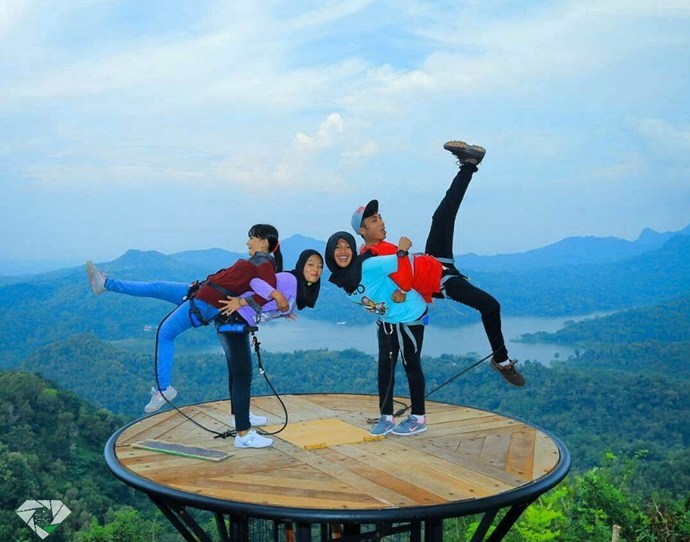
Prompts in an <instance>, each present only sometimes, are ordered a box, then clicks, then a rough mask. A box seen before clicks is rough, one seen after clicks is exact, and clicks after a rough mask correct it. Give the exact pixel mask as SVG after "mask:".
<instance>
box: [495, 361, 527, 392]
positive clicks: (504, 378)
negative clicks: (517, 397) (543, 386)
mask: <svg viewBox="0 0 690 542" xmlns="http://www.w3.org/2000/svg"><path fill="white" fill-rule="evenodd" d="M491 368H492V369H493V370H494V371H496V372H497V373H498V374H500V375H501V378H503V380H505V381H506V382H508V384H510V385H511V386H515V387H516V388H522V387H523V386H524V385H525V383H524V382H523V383H522V384H516V383H515V382H511V381H510V380H509V379H508V377H507V376H506V375H505V373H504V372H503V371H502V370H501V369H499V368H498V367H496V365H494V364H493V363H492V364H491Z"/></svg>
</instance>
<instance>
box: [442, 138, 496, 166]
mask: <svg viewBox="0 0 690 542" xmlns="http://www.w3.org/2000/svg"><path fill="white" fill-rule="evenodd" d="M443 148H444V149H445V150H447V151H449V152H451V153H453V154H454V155H455V154H456V153H457V152H464V153H465V154H467V155H468V156H466V157H465V158H464V159H465V160H468V159H474V160H477V161H478V162H481V160H482V159H483V158H484V155H485V154H486V149H485V148H484V147H480V146H479V145H468V144H467V143H465V142H464V141H448V142H447V143H444V144H443ZM458 158H460V157H458Z"/></svg>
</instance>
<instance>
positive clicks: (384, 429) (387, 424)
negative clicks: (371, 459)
mask: <svg viewBox="0 0 690 542" xmlns="http://www.w3.org/2000/svg"><path fill="white" fill-rule="evenodd" d="M394 427H395V422H394V421H393V420H392V419H391V418H388V417H387V416H381V417H380V418H379V421H377V422H376V423H375V424H374V427H372V428H371V431H370V434H372V435H374V436H383V435H387V434H388V433H390V432H391V431H393V428H394Z"/></svg>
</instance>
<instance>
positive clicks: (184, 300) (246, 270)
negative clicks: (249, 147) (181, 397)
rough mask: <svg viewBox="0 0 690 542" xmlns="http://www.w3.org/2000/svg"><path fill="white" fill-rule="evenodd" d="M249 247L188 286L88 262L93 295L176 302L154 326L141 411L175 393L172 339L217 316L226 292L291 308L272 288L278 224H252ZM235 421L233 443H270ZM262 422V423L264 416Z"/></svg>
mask: <svg viewBox="0 0 690 542" xmlns="http://www.w3.org/2000/svg"><path fill="white" fill-rule="evenodd" d="M247 249H248V252H249V256H250V257H249V259H247V260H243V259H240V260H238V261H237V262H235V263H234V264H233V265H232V266H230V267H228V268H226V269H221V270H219V271H217V272H216V273H214V274H212V275H209V276H208V277H207V278H206V279H205V280H204V281H203V282H195V283H192V285H189V284H186V283H178V282H164V281H156V282H138V281H123V280H116V279H112V278H106V277H105V275H104V274H103V273H102V272H101V271H100V270H99V269H98V268H96V266H95V265H94V264H93V262H91V261H88V262H87V264H86V270H87V273H88V276H89V282H90V284H91V288H92V289H93V291H94V293H95V294H96V295H100V294H102V293H103V292H106V291H110V292H116V293H122V294H127V295H132V296H137V297H153V298H156V299H161V300H164V301H168V302H171V303H174V304H176V305H177V308H176V309H175V310H173V311H172V312H171V313H170V314H169V315H168V316H166V318H165V319H164V320H163V321H162V322H161V324H160V325H159V327H158V332H157V334H156V354H155V355H156V360H157V368H156V386H155V387H153V388H152V390H151V399H150V401H149V402H148V403H147V405H146V406H145V407H144V411H145V412H147V413H152V412H155V411H157V410H159V409H160V408H161V407H162V406H163V405H164V404H165V403H166V402H168V401H171V400H172V399H174V398H175V397H176V396H177V390H176V389H175V388H174V387H173V386H172V385H171V384H170V380H171V373H172V364H173V354H174V341H175V339H176V338H177V336H178V335H179V334H180V333H182V332H184V331H186V330H188V329H191V328H195V327H201V326H204V325H208V324H209V323H211V322H215V321H217V320H218V319H219V316H220V314H221V309H223V308H225V305H224V304H222V303H221V301H222V300H224V299H225V298H226V297H227V296H228V295H230V296H234V295H237V294H241V293H245V292H248V291H252V292H254V294H253V295H252V296H250V297H245V298H244V301H243V304H245V305H247V306H249V307H251V308H252V309H253V310H254V311H255V312H256V313H260V312H261V311H262V305H265V304H266V303H268V302H269V300H273V301H274V302H275V304H276V308H277V309H278V310H279V311H287V310H288V309H289V304H288V301H287V299H286V298H285V296H284V295H283V294H282V293H281V292H280V291H279V290H278V289H277V288H276V286H277V279H276V271H282V253H281V252H280V244H279V240H278V231H277V230H276V228H275V227H273V226H271V225H270V224H256V225H254V226H252V227H251V228H250V229H249V232H248V240H247ZM247 340H248V339H247ZM247 396H248V394H247ZM247 412H248V407H247ZM248 417H249V416H247V418H248ZM235 421H236V422H237V431H238V433H237V437H236V438H235V446H237V447H264V446H269V445H270V444H271V442H272V441H271V440H270V439H266V438H264V437H262V436H261V435H259V434H258V433H256V432H255V431H250V430H249V427H251V425H250V424H249V427H247V428H245V427H243V425H247V424H248V420H235ZM260 421H262V420H260ZM263 421H264V423H265V420H263Z"/></svg>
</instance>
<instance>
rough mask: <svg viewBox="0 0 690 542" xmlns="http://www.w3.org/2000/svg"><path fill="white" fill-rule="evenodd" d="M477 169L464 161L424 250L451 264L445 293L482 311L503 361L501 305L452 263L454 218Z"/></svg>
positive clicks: (496, 353)
mask: <svg viewBox="0 0 690 542" xmlns="http://www.w3.org/2000/svg"><path fill="white" fill-rule="evenodd" d="M475 171H477V166H475V165H474V164H463V165H462V167H461V168H460V171H459V172H458V174H457V175H456V176H455V178H454V179H453V182H452V183H451V184H450V188H448V190H447V191H446V195H445V196H444V197H443V199H442V200H441V203H439V205H438V207H437V208H436V211H435V212H434V215H433V217H432V219H431V228H430V230H429V236H428V237H427V240H426V248H425V249H424V251H425V252H426V253H427V254H430V255H432V256H434V257H436V258H438V259H439V260H440V261H441V262H442V263H443V265H444V266H445V267H447V268H448V270H447V271H445V272H444V275H446V276H445V277H444V278H445V283H444V294H445V297H448V298H450V299H452V300H453V301H457V302H458V303H462V304H463V305H467V306H468V307H472V308H473V309H475V310H477V311H479V313H480V314H481V317H482V324H484V331H485V332H486V336H487V338H488V339H489V344H490V345H491V350H492V351H493V355H494V358H495V359H496V361H498V362H501V361H505V360H506V359H507V358H508V351H507V350H506V346H505V341H504V340H503V332H502V331H501V305H500V304H499V303H498V301H496V299H495V298H494V297H493V296H491V295H490V294H488V293H487V292H485V291H484V290H481V289H480V288H477V287H476V286H473V285H472V284H470V282H469V281H468V280H467V279H466V278H465V277H463V276H462V275H461V274H460V273H459V272H458V271H457V269H456V268H455V265H454V264H453V263H452V261H453V233H454V229H455V218H456V217H457V214H458V209H460V204H461V203H462V200H463V198H464V197H465V192H467V187H468V186H469V184H470V181H471V180H472V174H473V173H474V172H475Z"/></svg>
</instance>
